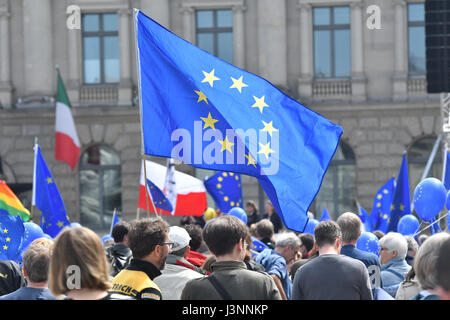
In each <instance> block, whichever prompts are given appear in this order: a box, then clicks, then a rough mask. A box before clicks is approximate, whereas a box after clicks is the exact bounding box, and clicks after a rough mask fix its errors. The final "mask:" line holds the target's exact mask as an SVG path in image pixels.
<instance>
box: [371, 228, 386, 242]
mask: <svg viewBox="0 0 450 320" xmlns="http://www.w3.org/2000/svg"><path fill="white" fill-rule="evenodd" d="M372 233H373V234H374V235H376V236H377V238H378V240H380V239H381V238H383V237H384V236H385V233H384V232H383V231H381V230H375V231H374V232H372Z"/></svg>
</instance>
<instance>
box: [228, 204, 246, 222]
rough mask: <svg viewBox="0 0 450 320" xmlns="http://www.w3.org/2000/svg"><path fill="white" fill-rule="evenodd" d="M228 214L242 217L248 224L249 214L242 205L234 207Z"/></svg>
mask: <svg viewBox="0 0 450 320" xmlns="http://www.w3.org/2000/svg"><path fill="white" fill-rule="evenodd" d="M228 214H229V215H230V216H234V217H236V218H239V219H241V220H242V221H244V223H245V224H247V214H246V213H245V211H244V209H242V208H240V207H234V208H232V209H231V210H230V211H229V212H228Z"/></svg>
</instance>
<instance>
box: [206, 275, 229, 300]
mask: <svg viewBox="0 0 450 320" xmlns="http://www.w3.org/2000/svg"><path fill="white" fill-rule="evenodd" d="M206 279H208V280H209V282H211V284H212V285H213V287H214V288H215V289H216V290H217V292H218V293H219V295H220V296H221V297H222V299H223V300H233V299H232V298H231V296H230V294H229V293H228V292H227V291H226V290H225V288H224V287H223V286H222V285H221V284H220V282H219V280H217V278H216V277H215V276H214V275H210V276H208V277H206Z"/></svg>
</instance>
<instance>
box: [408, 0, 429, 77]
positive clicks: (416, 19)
mask: <svg viewBox="0 0 450 320" xmlns="http://www.w3.org/2000/svg"><path fill="white" fill-rule="evenodd" d="M425 57H426V56H425V5H424V4H423V3H413V4H408V70H409V74H410V75H425V73H426V58H425Z"/></svg>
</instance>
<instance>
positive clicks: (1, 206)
mask: <svg viewBox="0 0 450 320" xmlns="http://www.w3.org/2000/svg"><path fill="white" fill-rule="evenodd" d="M1 211H6V212H7V213H8V214H9V215H10V216H19V217H20V218H21V219H22V220H23V222H27V221H28V220H30V211H28V209H27V208H25V207H24V206H23V204H22V202H20V200H19V198H17V196H16V195H15V194H14V192H12V190H11V189H10V188H9V187H8V185H7V184H6V182H5V181H3V180H0V212H1Z"/></svg>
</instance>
